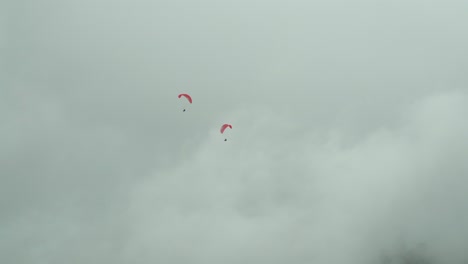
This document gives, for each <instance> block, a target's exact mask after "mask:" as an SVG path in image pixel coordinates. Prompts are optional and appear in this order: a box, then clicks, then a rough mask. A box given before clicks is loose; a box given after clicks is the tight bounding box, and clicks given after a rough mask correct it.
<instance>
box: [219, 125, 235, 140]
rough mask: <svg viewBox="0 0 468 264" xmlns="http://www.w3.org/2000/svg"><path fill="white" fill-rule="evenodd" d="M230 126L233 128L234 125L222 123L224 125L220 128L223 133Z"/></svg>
mask: <svg viewBox="0 0 468 264" xmlns="http://www.w3.org/2000/svg"><path fill="white" fill-rule="evenodd" d="M228 127H229V128H230V129H232V125H230V124H224V125H222V126H221V129H220V130H219V131H220V132H221V134H224V130H226V128H228ZM224 141H227V138H225V139H224Z"/></svg>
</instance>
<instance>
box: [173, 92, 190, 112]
mask: <svg viewBox="0 0 468 264" xmlns="http://www.w3.org/2000/svg"><path fill="white" fill-rule="evenodd" d="M177 97H178V98H179V99H180V98H181V97H184V98H186V99H187V101H188V102H189V103H190V104H192V97H191V96H190V95H188V94H184V93H183V94H179V96H177ZM185 108H186V107H184V110H183V111H182V112H185Z"/></svg>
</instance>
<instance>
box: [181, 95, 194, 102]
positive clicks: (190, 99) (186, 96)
mask: <svg viewBox="0 0 468 264" xmlns="http://www.w3.org/2000/svg"><path fill="white" fill-rule="evenodd" d="M182 96H183V97H185V98H187V100H188V101H189V102H190V103H192V97H191V96H190V95H188V94H179V96H178V97H179V98H181V97H182Z"/></svg>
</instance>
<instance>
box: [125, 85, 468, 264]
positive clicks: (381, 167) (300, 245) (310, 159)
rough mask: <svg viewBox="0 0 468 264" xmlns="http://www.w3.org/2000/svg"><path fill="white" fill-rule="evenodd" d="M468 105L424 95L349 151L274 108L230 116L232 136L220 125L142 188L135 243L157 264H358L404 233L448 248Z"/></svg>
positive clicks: (460, 97) (335, 138) (458, 204)
mask: <svg viewBox="0 0 468 264" xmlns="http://www.w3.org/2000/svg"><path fill="white" fill-rule="evenodd" d="M467 99H468V98H467V97H466V95H464V94H462V93H453V94H452V93H449V94H440V95H434V96H430V97H427V98H425V99H424V100H421V101H419V102H417V103H415V104H414V105H413V106H412V107H410V108H408V109H404V111H402V115H403V116H402V118H404V119H405V120H406V123H405V125H403V126H401V127H399V128H398V129H394V130H388V129H386V128H380V129H376V130H375V131H374V132H373V133H372V134H371V135H370V136H369V137H367V138H365V139H362V141H361V142H359V143H357V144H355V145H354V146H352V147H346V146H343V145H342V144H341V140H340V134H339V132H336V133H331V134H330V135H329V137H328V138H327V139H326V140H322V139H320V138H317V137H316V133H314V129H313V126H312V125H311V124H310V123H304V122H299V123H297V122H294V121H292V120H294V119H293V118H290V117H289V116H287V115H281V114H279V113H275V111H274V109H268V110H264V109H263V110H262V109H257V108H255V107H253V108H251V109H243V110H239V111H237V112H234V113H232V120H233V122H232V123H233V125H234V129H233V131H232V135H233V138H232V139H230V141H228V142H223V141H222V137H221V136H220V135H218V134H217V133H216V127H213V131H212V132H213V133H212V134H211V137H210V139H208V141H207V142H206V143H204V144H202V146H201V147H200V149H199V150H197V152H196V153H195V154H194V155H193V157H192V158H191V159H190V160H188V161H186V162H184V163H182V164H180V166H178V167H177V168H175V169H173V170H169V171H157V172H155V173H154V174H153V177H152V178H149V179H148V180H147V181H144V182H142V183H140V185H139V186H137V187H136V189H135V191H134V194H133V200H132V202H131V206H132V210H131V212H132V214H135V215H134V217H135V219H136V223H134V226H133V229H132V230H133V232H132V233H133V235H134V238H133V239H134V240H132V241H133V242H135V244H136V245H146V246H147V247H149V248H146V247H145V249H146V250H147V252H146V254H150V255H151V257H152V258H154V259H157V260H159V261H169V262H177V261H182V259H183V257H184V256H185V257H188V256H189V259H191V260H192V261H193V262H196V263H197V262H200V263H201V262H204V261H205V262H206V261H208V262H217V261H221V260H223V259H224V260H226V257H227V256H229V257H228V259H229V260H228V262H229V261H230V262H232V263H238V262H240V261H243V262H248V263H254V262H257V263H258V262H270V263H271V262H273V263H281V262H284V261H287V260H289V261H293V262H297V263H303V262H307V261H315V262H317V263H343V262H344V261H347V262H348V263H362V262H360V261H364V260H366V258H367V257H370V256H365V254H366V253H367V254H369V252H372V250H370V249H373V250H375V251H376V252H378V250H379V249H378V246H377V248H374V247H375V246H376V244H374V243H376V241H378V243H377V244H379V243H381V246H388V244H385V243H388V241H391V243H393V241H396V240H397V238H398V235H399V234H400V232H401V231H404V232H407V234H406V235H407V236H408V239H409V240H410V241H413V242H410V243H417V242H418V240H419V241H428V242H429V245H431V246H435V247H440V246H441V244H444V243H445V242H448V241H444V239H448V240H451V239H455V240H456V239H457V238H455V237H451V235H452V233H451V232H450V229H451V228H455V226H457V228H458V229H457V230H460V232H466V231H468V229H467V228H466V224H465V223H466V222H464V221H462V220H460V221H456V220H455V222H453V221H454V220H453V217H454V216H455V215H458V214H460V212H461V211H460V209H462V208H463V209H466V208H465V207H466V206H465V205H464V203H463V202H462V200H461V199H459V197H460V196H464V195H465V194H464V192H463V190H462V188H461V187H460V186H463V184H466V179H463V175H464V174H466V172H467V169H468V168H467V167H466V165H464V162H463V161H462V159H461V157H463V156H465V154H464V152H463V151H464V150H465V149H466V142H467V141H466V140H467V139H468V136H467V133H466V132H467V131H468V127H467V125H466V124H465V123H463V122H462V121H463V118H464V117H465V116H466V114H467V111H468V108H467V107H466V105H467V104H466V103H467V102H468V100H467ZM246 120H248V121H246ZM307 128H308V129H307ZM291 130H298V131H307V132H303V133H302V134H297V135H295V136H293V137H287V136H284V135H292V133H291ZM234 135H235V136H234ZM454 181H455V182H454ZM442 201H443V202H442ZM441 202H442V203H443V205H444V206H442V204H441ZM449 204H451V205H450V206H448V205H449ZM449 219H452V220H449ZM462 230H464V231H462ZM450 237H451V238H450ZM441 238H444V239H441ZM442 241H444V242H442ZM390 246H391V247H392V246H393V245H390ZM141 250H142V249H141ZM141 250H140V249H139V246H136V247H135V248H133V250H132V251H131V253H129V254H131V255H132V256H135V257H136V256H139V255H141V253H142V252H141ZM149 252H152V253H149ZM161 252H166V253H167V252H172V253H167V254H169V255H165V256H166V257H167V258H165V257H162V255H160V254H159V253H161ZM170 254H172V255H170ZM372 254H373V253H370V254H369V255H372ZM442 256H443V257H446V255H443V254H442ZM452 257H453V256H452Z"/></svg>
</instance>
